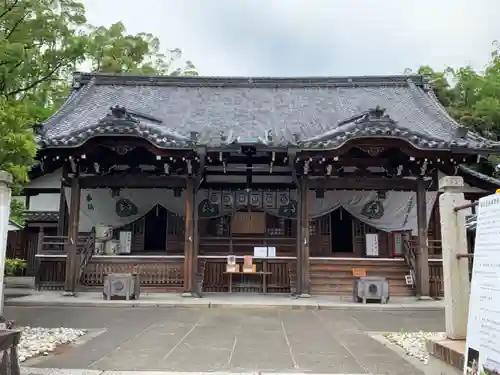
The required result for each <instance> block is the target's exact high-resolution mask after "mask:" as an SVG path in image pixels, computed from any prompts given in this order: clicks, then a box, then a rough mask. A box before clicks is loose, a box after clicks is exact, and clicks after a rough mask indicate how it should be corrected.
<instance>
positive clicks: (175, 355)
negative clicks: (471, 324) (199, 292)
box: [5, 307, 444, 375]
mask: <svg viewBox="0 0 500 375" xmlns="http://www.w3.org/2000/svg"><path fill="white" fill-rule="evenodd" d="M5 315H6V317H7V319H15V320H16V321H17V323H18V324H20V325H31V326H42V327H60V326H63V327H69V328H85V329H90V330H94V331H95V330H101V331H103V329H104V330H105V331H104V332H103V333H101V334H100V335H96V336H94V337H93V338H91V339H89V340H88V341H86V342H84V343H82V344H81V345H78V346H75V347H71V346H70V347H66V348H63V349H61V350H59V351H58V352H57V353H56V354H55V355H54V356H49V357H41V358H38V359H34V360H31V362H27V363H25V364H26V365H28V366H32V367H34V368H53V369H57V368H59V369H86V370H99V371H113V370H114V371H125V370H136V371H139V370H141V371H149V373H151V374H152V371H178V372H233V373H234V372H237V373H242V372H245V373H249V372H252V373H253V372H279V373H295V374H297V373H308V374H314V373H331V374H386V375H400V374H404V375H414V374H419V375H421V374H422V373H421V372H420V371H419V370H417V369H416V368H414V367H413V366H412V365H411V364H409V363H408V362H406V361H405V360H404V359H403V358H401V357H400V356H399V355H398V354H396V353H395V352H393V351H392V350H390V349H388V348H386V347H385V346H384V345H382V344H380V343H379V342H377V341H375V340H373V339H372V338H371V337H370V336H369V334H371V333H373V332H390V331H401V330H404V331H418V330H427V331H442V330H444V313H443V311H389V310H388V311H369V310H365V311H363V310H357V311H356V310H310V309H279V308H273V309H258V308H254V309H207V308H196V307H192V308H189V309H184V308H165V309H151V308H127V307H122V308H107V307H93V308H86V307H65V308H55V307H42V308H40V307H6V308H5ZM33 371H36V370H35V369H34V370H33ZM34 373H35V374H36V372H34ZM45 374H46V373H43V374H42V375H45ZM56 374H57V373H56ZM90 374H92V373H89V375H90ZM75 375H76V374H75ZM79 375H81V374H79ZM92 375H93V374H92Z"/></svg>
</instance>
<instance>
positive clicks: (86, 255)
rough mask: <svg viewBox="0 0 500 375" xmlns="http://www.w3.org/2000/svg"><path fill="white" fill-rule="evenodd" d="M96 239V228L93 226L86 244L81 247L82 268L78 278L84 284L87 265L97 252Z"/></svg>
mask: <svg viewBox="0 0 500 375" xmlns="http://www.w3.org/2000/svg"><path fill="white" fill-rule="evenodd" d="M95 241H96V230H95V227H92V230H91V231H90V234H89V236H88V237H87V240H86V241H85V245H84V246H83V248H82V249H81V252H80V269H79V274H78V280H80V283H81V284H83V273H84V271H85V270H86V269H87V266H88V264H89V262H90V260H91V259H92V256H93V255H94V252H95Z"/></svg>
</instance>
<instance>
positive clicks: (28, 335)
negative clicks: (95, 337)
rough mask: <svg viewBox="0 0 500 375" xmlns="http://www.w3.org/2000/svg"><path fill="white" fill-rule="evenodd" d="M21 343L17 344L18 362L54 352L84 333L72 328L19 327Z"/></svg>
mask: <svg viewBox="0 0 500 375" xmlns="http://www.w3.org/2000/svg"><path fill="white" fill-rule="evenodd" d="M20 329H21V331H22V334H21V342H20V344H19V362H24V361H26V360H27V359H30V358H33V357H37V356H39V355H48V354H49V353H50V352H53V351H54V350H56V347H57V346H58V345H62V344H68V343H71V342H74V341H75V340H77V339H78V338H79V337H80V336H83V335H84V334H85V333H86V331H85V330H82V329H72V328H62V327H61V328H40V327H21V328H20Z"/></svg>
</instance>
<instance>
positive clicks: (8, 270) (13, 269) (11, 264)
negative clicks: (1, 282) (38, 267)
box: [5, 258, 26, 276]
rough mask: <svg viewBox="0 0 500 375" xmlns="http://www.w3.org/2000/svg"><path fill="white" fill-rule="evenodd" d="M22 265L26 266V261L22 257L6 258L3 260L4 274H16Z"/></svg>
mask: <svg viewBox="0 0 500 375" xmlns="http://www.w3.org/2000/svg"><path fill="white" fill-rule="evenodd" d="M24 267H26V261H25V260H24V259H17V258H16V259H10V258H7V259H6V260H5V276H15V275H18V274H19V273H20V271H21V270H22V269H23V268H24Z"/></svg>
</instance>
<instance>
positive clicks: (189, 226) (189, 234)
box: [183, 179, 196, 296]
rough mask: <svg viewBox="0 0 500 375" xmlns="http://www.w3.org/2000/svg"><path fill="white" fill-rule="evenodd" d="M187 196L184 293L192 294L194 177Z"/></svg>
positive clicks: (186, 191) (190, 182) (193, 276)
mask: <svg viewBox="0 0 500 375" xmlns="http://www.w3.org/2000/svg"><path fill="white" fill-rule="evenodd" d="M184 193H185V197H186V216H185V222H184V225H185V227H184V293H183V295H185V296H191V295H192V292H193V290H194V286H195V285H194V283H195V271H196V270H195V268H194V258H195V254H194V248H195V238H194V220H193V213H194V204H195V201H194V195H195V189H194V181H193V179H188V180H187V186H186V190H185V192H184Z"/></svg>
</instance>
